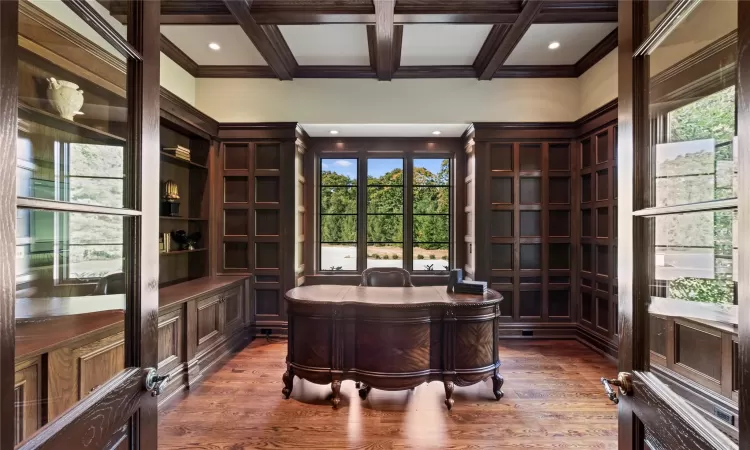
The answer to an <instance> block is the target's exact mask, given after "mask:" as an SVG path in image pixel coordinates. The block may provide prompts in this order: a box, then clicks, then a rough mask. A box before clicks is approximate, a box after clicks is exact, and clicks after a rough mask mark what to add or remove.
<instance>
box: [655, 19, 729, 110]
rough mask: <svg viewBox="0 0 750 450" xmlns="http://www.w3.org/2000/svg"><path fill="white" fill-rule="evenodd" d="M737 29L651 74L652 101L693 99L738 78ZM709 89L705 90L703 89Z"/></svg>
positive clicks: (727, 84) (716, 89)
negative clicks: (652, 75)
mask: <svg viewBox="0 0 750 450" xmlns="http://www.w3.org/2000/svg"><path fill="white" fill-rule="evenodd" d="M737 42H738V36H737V32H736V31H733V32H731V33H728V34H726V35H724V36H722V37H721V38H719V39H717V40H716V41H714V42H712V43H711V44H710V45H707V46H706V47H703V48H702V49H700V50H699V51H697V52H695V53H693V54H692V55H690V56H688V57H687V58H685V59H683V60H681V61H679V62H678V63H676V64H674V65H672V66H670V67H669V68H667V69H665V70H663V71H661V72H659V73H658V74H657V75H655V76H654V77H652V78H651V82H650V83H651V89H650V92H649V94H650V96H651V103H652V104H655V103H661V102H671V101H680V100H684V101H692V99H694V98H697V96H696V94H697V93H698V91H701V92H700V94H699V96H703V95H708V94H710V93H711V92H715V91H718V90H720V89H722V88H723V87H726V86H731V85H734V84H735V82H736V78H737V76H736V58H737ZM703 91H707V92H705V94H704V93H703Z"/></svg>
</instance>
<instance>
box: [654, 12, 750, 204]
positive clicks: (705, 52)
mask: <svg viewBox="0 0 750 450" xmlns="http://www.w3.org/2000/svg"><path fill="white" fill-rule="evenodd" d="M736 39H737V5H736V3H735V2H731V1H704V2H701V3H700V4H699V5H698V6H697V7H696V9H695V10H693V11H692V13H691V14H690V15H689V16H688V17H687V18H685V20H683V22H681V23H680V24H679V25H678V26H677V28H676V29H675V30H674V31H673V32H672V33H671V34H669V35H668V36H667V37H666V39H664V41H663V42H662V43H661V44H660V45H659V46H658V47H657V48H656V50H654V51H653V53H652V54H651V57H650V58H649V64H650V73H651V76H650V92H649V103H650V105H649V111H650V114H651V125H652V130H651V142H652V152H653V159H652V164H653V166H652V167H653V171H654V176H653V178H652V188H653V193H654V196H653V198H652V199H650V204H648V205H647V206H669V205H679V204H687V203H696V202H705V201H710V200H720V199H726V198H733V197H736V196H737V148H736V147H737V146H736V143H735V142H734V141H735V137H736V135H737V129H736V125H735V123H736V120H735V116H736V114H735V111H736V101H735V67H736V60H737V45H736Z"/></svg>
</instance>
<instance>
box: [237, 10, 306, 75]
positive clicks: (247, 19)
mask: <svg viewBox="0 0 750 450" xmlns="http://www.w3.org/2000/svg"><path fill="white" fill-rule="evenodd" d="M224 4H225V5H226V7H227V9H229V11H230V12H231V13H232V15H233V16H234V17H235V19H237V23H239V25H240V26H241V27H242V30H243V31H244V32H245V34H246V35H247V37H248V38H249V39H250V40H251V41H252V43H253V45H255V48H256V49H258V52H259V53H260V54H261V56H263V59H265V60H266V62H267V63H268V65H269V66H270V67H271V70H273V72H274V73H275V74H276V76H277V77H278V78H279V79H280V80H291V79H292V78H293V74H294V70H295V69H296V63H294V65H290V61H293V60H294V56H293V55H291V52H289V54H288V55H285V54H283V53H284V52H285V51H286V50H289V47H288V46H287V45H286V43H284V45H280V44H279V41H278V38H277V37H275V36H269V35H268V34H267V32H268V31H270V30H271V28H265V29H264V27H263V26H261V25H258V23H257V22H256V21H255V19H254V18H253V16H252V14H251V13H250V4H251V2H250V0H224ZM265 27H275V26H274V25H267V26H265ZM280 35H281V33H280V32H279V36H280ZM281 41H283V37H282V38H281Z"/></svg>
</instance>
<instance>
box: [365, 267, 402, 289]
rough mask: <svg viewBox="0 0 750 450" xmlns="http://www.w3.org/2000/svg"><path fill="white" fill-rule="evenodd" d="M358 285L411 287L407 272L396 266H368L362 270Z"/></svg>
mask: <svg viewBox="0 0 750 450" xmlns="http://www.w3.org/2000/svg"><path fill="white" fill-rule="evenodd" d="M360 286H379V287H413V286H414V285H413V284H411V276H410V275H409V272H408V271H406V270H404V269H399V268H398V267H370V268H369V269H365V271H364V272H362V284H360Z"/></svg>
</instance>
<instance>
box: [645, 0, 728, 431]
mask: <svg viewBox="0 0 750 450" xmlns="http://www.w3.org/2000/svg"><path fill="white" fill-rule="evenodd" d="M661 3H662V2H649V8H650V12H651V14H650V15H651V16H652V19H653V12H654V11H655V10H654V9H653V8H654V7H655V6H658V5H660V4H661ZM662 6H664V5H663V4H662ZM667 7H668V6H667ZM654 25H655V24H654V22H652V23H651V26H652V28H653V27H654ZM736 62H737V3H736V2H733V1H711V0H706V1H702V2H700V3H699V4H698V6H696V7H695V9H693V10H692V11H691V12H690V13H689V14H688V15H687V16H686V17H685V18H684V19H683V20H682V21H681V22H680V23H679V24H678V25H677V27H676V28H675V29H674V30H673V31H672V32H671V33H670V34H669V35H668V36H667V37H666V38H665V39H664V40H663V41H662V42H661V43H660V44H659V45H658V47H657V48H656V49H655V50H654V51H652V52H651V54H650V56H649V57H648V67H649V92H648V99H649V114H650V125H651V130H650V131H651V132H650V137H651V146H650V151H651V155H650V162H651V178H650V179H649V180H645V181H644V183H650V187H651V189H650V191H649V190H647V192H650V193H651V198H649V199H647V201H646V205H645V206H646V207H663V206H671V207H675V208H677V211H676V212H675V214H669V215H659V216H655V217H650V218H644V219H639V221H640V220H643V221H645V225H646V229H647V230H648V232H647V233H646V236H645V239H646V243H647V245H646V246H645V247H642V248H643V249H644V250H647V251H648V255H649V257H648V261H649V267H648V269H649V270H648V274H649V279H650V283H649V288H650V292H649V293H650V303H649V327H648V331H649V334H650V336H649V339H648V340H647V341H646V342H649V344H648V345H649V347H650V348H649V353H648V354H649V361H650V368H651V370H652V372H653V373H654V374H655V375H656V376H657V377H658V378H659V379H661V380H662V381H663V382H664V383H665V384H667V385H668V386H670V387H671V388H672V389H673V390H674V392H675V393H676V394H677V395H681V396H684V397H685V398H686V400H688V402H689V403H690V404H691V405H693V406H695V407H696V408H697V409H698V410H697V411H695V412H694V413H695V414H699V413H704V414H705V415H707V416H711V417H713V418H718V420H717V421H715V423H717V424H720V425H718V426H717V428H719V429H720V430H721V431H723V432H724V433H726V434H727V435H728V436H730V437H732V438H734V439H737V429H736V426H735V425H733V424H736V423H738V417H737V416H738V411H737V407H736V405H737V403H736V391H735V389H736V388H737V386H735V383H734V381H733V379H734V377H733V374H734V372H735V371H736V370H737V366H736V360H735V358H733V357H732V356H731V355H732V354H733V344H732V343H733V341H734V340H736V339H737V327H736V324H737V294H736V293H737V279H738V277H737V250H738V243H737V211H736V210H734V209H722V210H706V211H698V212H688V208H692V207H691V206H689V205H694V204H696V203H703V202H711V201H717V200H726V199H732V198H736V197H737V188H738V177H737V170H738V166H737V159H738V158H737V127H736V111H737V101H736V89H735V85H736V75H735V72H736ZM719 206H721V207H724V206H725V205H717V207H719ZM680 207H685V208H686V211H685V212H683V213H680V212H679V208H680ZM685 385H691V386H695V387H696V388H695V389H694V390H692V391H690V392H688V391H687V390H685V389H683V388H682V386H685ZM711 398H721V399H722V401H723V403H722V404H723V405H725V406H726V405H732V406H731V407H730V408H728V409H727V408H724V407H722V408H721V411H720V412H721V414H718V413H717V412H716V410H715V408H714V407H713V405H715V403H714V402H713V401H712V400H710V399H711Z"/></svg>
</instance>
